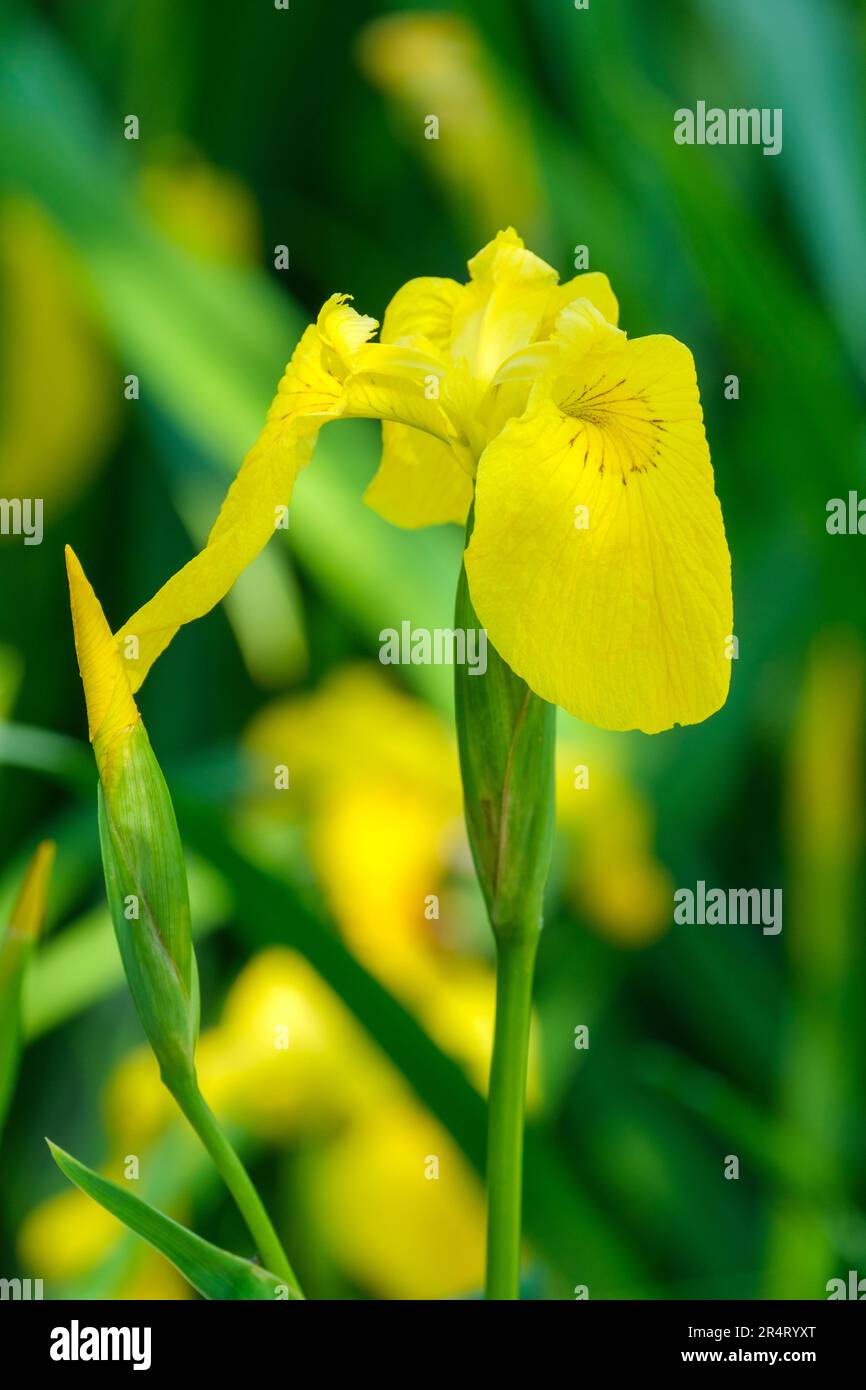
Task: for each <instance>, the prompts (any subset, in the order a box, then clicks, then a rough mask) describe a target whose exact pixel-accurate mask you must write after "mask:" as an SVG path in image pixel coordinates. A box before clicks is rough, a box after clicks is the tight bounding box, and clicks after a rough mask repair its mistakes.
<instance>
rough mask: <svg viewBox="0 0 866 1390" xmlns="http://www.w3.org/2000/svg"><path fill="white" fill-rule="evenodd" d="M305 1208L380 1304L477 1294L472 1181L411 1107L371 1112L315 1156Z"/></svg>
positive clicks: (477, 1233) (479, 1207) (452, 1150)
mask: <svg viewBox="0 0 866 1390" xmlns="http://www.w3.org/2000/svg"><path fill="white" fill-rule="evenodd" d="M310 1202H311V1207H312V1213H313V1217H314V1220H315V1224H316V1229H317V1231H318V1232H319V1233H320V1234H321V1236H322V1238H323V1239H324V1240H325V1241H326V1242H327V1245H328V1247H329V1249H330V1250H331V1252H332V1254H333V1255H334V1257H335V1258H336V1259H337V1260H338V1262H339V1264H340V1265H341V1267H342V1268H343V1269H344V1270H345V1271H346V1272H347V1273H348V1274H349V1275H350V1276H351V1277H352V1278H353V1279H355V1280H356V1281H357V1282H358V1284H360V1285H361V1287H363V1288H364V1289H365V1290H369V1292H371V1293H372V1294H374V1295H376V1296H378V1297H379V1298H397V1299H407V1298H408V1299H415V1298H431V1299H437V1298H448V1297H452V1296H458V1295H460V1294H465V1293H470V1292H473V1291H476V1290H478V1289H479V1288H480V1287H481V1284H482V1281H483V1276H484V1245H485V1208H484V1194H483V1190H482V1187H481V1183H480V1181H479V1180H478V1179H477V1178H476V1177H475V1175H474V1174H473V1173H472V1172H471V1170H470V1169H469V1167H468V1165H467V1163H466V1161H465V1159H464V1158H463V1156H462V1155H461V1154H460V1152H459V1151H458V1150H457V1149H456V1147H455V1145H454V1143H453V1141H452V1140H451V1139H450V1138H449V1136H448V1135H447V1134H446V1133H445V1132H444V1130H443V1129H442V1128H441V1127H440V1126H439V1125H438V1124H437V1122H436V1121H435V1120H434V1119H432V1118H431V1117H430V1116H429V1115H427V1114H426V1113H425V1112H424V1111H423V1110H421V1109H419V1108H418V1107H417V1106H416V1105H413V1104H412V1103H411V1102H409V1101H406V1102H398V1103H396V1104H394V1105H391V1106H385V1107H382V1108H380V1109H378V1110H376V1111H375V1112H372V1113H370V1114H369V1115H367V1116H365V1117H364V1118H363V1119H362V1120H360V1121H359V1122H358V1123H357V1124H355V1125H353V1126H352V1127H351V1128H350V1129H348V1130H346V1132H345V1134H343V1135H342V1136H341V1137H339V1138H338V1139H336V1140H335V1141H334V1142H333V1143H332V1144H330V1145H329V1146H328V1148H327V1149H326V1150H324V1151H323V1153H322V1154H321V1155H320V1156H318V1158H317V1161H316V1163H315V1165H314V1166H312V1168H311V1176H310Z"/></svg>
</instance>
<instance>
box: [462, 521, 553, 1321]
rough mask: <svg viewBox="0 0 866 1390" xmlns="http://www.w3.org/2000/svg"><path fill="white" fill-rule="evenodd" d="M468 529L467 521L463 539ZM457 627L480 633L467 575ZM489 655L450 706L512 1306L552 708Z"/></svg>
mask: <svg viewBox="0 0 866 1390" xmlns="http://www.w3.org/2000/svg"><path fill="white" fill-rule="evenodd" d="M471 530H472V516H471V514H470V519H469V527H468V533H467V542H468V539H469V535H471ZM455 626H456V627H457V628H458V629H459V628H463V629H464V630H468V629H470V628H476V629H477V628H479V622H478V618H477V615H476V613H475V610H474V608H473V606H472V599H471V597H470V594H469V587H468V583H467V579H466V571H465V569H463V570H462V571H461V574H460V580H459V583H458V588H457V603H456V612H455ZM487 651H488V662H487V670H486V671H485V672H484V674H483V675H480V674H473V673H471V672H470V671H469V670H468V669H467V668H466V667H461V666H458V667H456V668H455V670H456V678H455V708H456V717H457V737H458V745H459V749H460V769H461V776H462V779H463V797H464V808H465V816H466V827H467V832H468V835H469V843H470V846H471V849H472V857H473V860H474V862H475V869H476V873H477V875H478V880H479V883H480V885H481V891H482V893H483V895H484V900H485V903H486V905H487V913H488V917H489V919H490V925H491V927H492V929H493V934H494V937H495V941H496V1022H495V1027H494V1039H493V1058H492V1064H491V1070H490V1088H489V1098H488V1128H487V1201H488V1211H487V1283H486V1296H487V1298H489V1299H516V1298H518V1297H519V1289H520V1232H521V1207H522V1195H523V1129H524V1111H525V1103H526V1073H527V1064H528V1056H529V1034H530V1022H531V1015H532V981H533V975H534V969H535V957H536V952H537V949H538V938H539V932H540V930H541V922H542V910H543V901H544V888H545V884H546V882H547V875H548V872H549V869H550V858H551V852H552V846H553V830H554V751H555V738H556V711H555V709H554V707H553V706H552V705H549V704H548V703H547V702H546V701H545V700H542V699H540V698H539V697H538V696H537V695H535V694H533V692H532V691H531V690H530V689H529V687H528V686H527V685H526V683H525V682H524V681H522V680H521V679H520V677H519V676H516V675H515V674H514V672H513V671H512V670H511V669H510V667H509V666H507V665H506V663H505V662H504V661H503V660H502V658H501V657H500V655H499V653H498V652H496V651H495V650H494V649H492V648H491V646H490V644H489V643H488V645H487Z"/></svg>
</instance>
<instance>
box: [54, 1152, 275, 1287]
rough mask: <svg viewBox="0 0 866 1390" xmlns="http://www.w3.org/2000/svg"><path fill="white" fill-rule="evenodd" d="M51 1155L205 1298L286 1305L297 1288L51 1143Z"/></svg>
mask: <svg viewBox="0 0 866 1390" xmlns="http://www.w3.org/2000/svg"><path fill="white" fill-rule="evenodd" d="M46 1143H47V1144H48V1147H49V1149H50V1150H51V1156H52V1158H53V1159H54V1162H55V1163H56V1164H57V1166H58V1168H59V1169H60V1171H61V1173H63V1175H64V1177H67V1178H68V1179H69V1181H70V1182H72V1183H74V1184H75V1186H76V1187H80V1188H81V1191H82V1192H84V1193H86V1194H87V1196H88V1197H91V1198H92V1199H93V1201H94V1202H98V1203H99V1205H100V1206H101V1207H104V1208H105V1210H106V1211H108V1212H111V1215H112V1216H116V1217H117V1219H118V1221H122V1222H123V1224H124V1225H125V1226H128V1227H129V1229H130V1230H131V1231H135V1233H136V1234H137V1235H140V1236H141V1237H142V1238H143V1239H144V1240H146V1241H147V1242H148V1244H150V1245H152V1246H153V1247H154V1249H155V1250H158V1251H159V1253H160V1254H161V1255H164V1256H165V1258H166V1259H167V1260H169V1261H170V1263H171V1264H173V1265H174V1267H175V1269H177V1270H179V1271H180V1273H181V1274H182V1275H183V1276H184V1278H185V1279H188V1280H189V1282H190V1284H192V1286H193V1288H194V1289H196V1290H197V1291H198V1292H199V1293H200V1294H201V1295H202V1297H204V1298H214V1299H262V1300H267V1299H270V1300H280V1299H282V1300H286V1299H289V1298H291V1297H293V1295H292V1292H291V1289H290V1288H289V1287H288V1286H287V1285H286V1284H284V1283H282V1282H281V1281H280V1280H279V1279H278V1278H277V1276H276V1275H275V1274H271V1272H270V1270H267V1269H262V1268H261V1266H259V1265H255V1264H253V1263H252V1262H251V1261H250V1260H242V1259H241V1258H240V1256H239V1255H232V1254H231V1253H230V1252H229V1251H228V1250H221V1249H220V1248H219V1246H218V1245H211V1243H210V1241H208V1240H203V1239H202V1237H201V1236H197V1235H196V1234H195V1232H194V1231H188V1230H187V1229H186V1227H185V1226H181V1225H180V1224H179V1223H178V1222H177V1221H173V1220H172V1218H171V1217H170V1216H164V1215H163V1213H162V1212H160V1211H157V1210H156V1209H155V1207H151V1206H149V1205H148V1203H147V1202H143V1201H142V1200H141V1198H140V1197H134V1196H133V1195H132V1193H131V1192H124V1190H123V1188H122V1187H118V1186H117V1184H116V1183H113V1182H110V1181H109V1179H108V1178H103V1177H101V1176H100V1175H99V1173H94V1172H93V1170H92V1169H91V1168H87V1167H85V1165H84V1164H83V1163H79V1162H78V1159H77V1158H73V1157H72V1155H71V1154H68V1153H65V1152H64V1150H63V1149H59V1148H58V1147H57V1145H56V1144H52V1142H51V1140H50V1139H47V1140H46Z"/></svg>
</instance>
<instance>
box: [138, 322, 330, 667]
mask: <svg viewBox="0 0 866 1390" xmlns="http://www.w3.org/2000/svg"><path fill="white" fill-rule="evenodd" d="M335 298H337V297H336V296H335ZM329 302H330V301H329ZM349 312H352V311H349ZM323 351H324V349H323V344H322V339H321V336H320V330H319V329H318V328H317V327H316V326H315V325H311V326H310V327H309V328H308V329H306V331H305V332H304V334H303V336H302V338H301V341H300V343H299V344H298V346H297V348H296V349H295V352H294V354H293V356H292V359H291V361H290V362H289V365H288V366H287V368H286V371H285V373H284V375H283V378H282V380H281V381H280V384H279V386H278V388H277V394H276V395H275V397H274V399H273V401H272V403H271V407H270V409H269V411H268V416H267V420H266V423H265V426H264V429H263V430H262V432H261V434H260V435H259V438H258V439H257V440H256V442H255V444H254V445H253V447H252V448H251V449H250V451H249V453H248V454H247V456H246V458H245V459H244V461H243V464H242V465H241V469H240V472H239V473H238V475H237V477H236V478H235V480H234V482H233V483H232V485H231V487H230V488H229V491H228V494H227V496H226V499H225V501H224V502H223V505H222V508H221V509H220V513H219V516H218V517H217V519H216V522H215V524H214V526H213V529H212V530H211V533H210V535H209V537H208V540H207V544H206V546H205V548H204V550H202V551H200V552H199V554H198V555H196V556H195V557H194V558H193V559H192V560H190V561H189V563H188V564H186V565H184V567H183V568H182V569H181V570H179V571H178V572H177V574H175V575H173V576H172V578H171V579H169V580H168V582H167V583H166V584H164V585H163V587H162V588H161V589H160V590H159V591H158V593H157V594H155V595H154V597H153V598H152V599H150V601H149V602H148V603H146V604H145V605H144V606H143V607H142V608H140V609H139V610H138V611H137V612H136V613H134V614H133V616H132V617H131V618H130V620H129V622H128V623H126V624H125V625H124V627H123V628H122V629H121V630H120V632H119V633H118V634H117V638H116V641H117V642H118V643H119V644H122V645H123V647H124V648H125V649H127V650H130V651H131V652H132V655H131V656H130V658H129V660H128V662H127V666H128V670H129V677H130V684H131V686H132V689H133V690H138V688H139V687H140V685H141V684H142V682H143V680H144V679H145V677H146V676H147V673H148V671H149V670H150V668H151V666H152V665H153V663H154V661H156V659H157V657H158V656H160V654H161V653H162V652H163V651H164V650H165V648H166V647H167V646H168V645H169V643H170V642H171V641H172V639H173V637H174V636H175V634H176V632H177V631H178V629H179V628H181V627H182V626H183V625H184V624H185V623H189V622H192V621H193V620H194V619H196V618H200V617H203V615H204V614H205V613H208V612H210V610H211V608H213V607H214V605H215V604H217V603H219V602H220V600H221V599H222V598H224V597H225V595H226V594H227V593H228V591H229V589H230V588H231V586H232V584H233V583H234V582H235V580H236V579H237V577H238V575H239V574H240V573H241V572H242V571H243V570H244V569H246V567H247V565H249V564H250V563H251V562H252V561H253V560H254V559H255V557H256V556H257V555H258V554H259V552H260V551H261V550H263V549H264V547H265V545H266V544H267V542H268V541H269V540H270V538H271V536H272V535H273V534H274V530H275V528H276V526H277V525H279V524H281V521H282V518H283V515H284V513H283V511H282V509H283V508H285V507H287V506H288V504H289V501H290V499H291V495H292V489H293V487H294V483H295V479H296V478H297V476H298V474H299V473H300V471H301V469H302V468H304V467H305V465H306V464H307V463H309V461H310V458H311V457H312V453H313V447H314V445H315V441H316V435H317V433H318V430H319V428H320V426H321V425H322V424H323V423H324V421H326V420H329V419H334V418H335V417H336V416H337V415H339V413H340V411H341V407H342V397H343V384H342V382H341V381H340V380H339V379H338V378H337V377H335V376H334V375H333V374H332V373H331V372H329V371H328V370H327V368H326V367H325V366H324V364H323V360H322V359H323ZM128 638H135V643H133V644H128V643H127V639H128Z"/></svg>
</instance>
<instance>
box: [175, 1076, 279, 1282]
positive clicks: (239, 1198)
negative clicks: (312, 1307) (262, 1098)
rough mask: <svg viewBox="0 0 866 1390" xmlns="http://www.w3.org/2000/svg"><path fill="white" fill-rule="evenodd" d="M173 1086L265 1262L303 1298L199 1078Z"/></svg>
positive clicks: (252, 1187) (255, 1192)
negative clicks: (198, 1081) (209, 1103)
mask: <svg viewBox="0 0 866 1390" xmlns="http://www.w3.org/2000/svg"><path fill="white" fill-rule="evenodd" d="M169 1089H170V1090H171V1092H172V1095H173V1096H174V1098H175V1100H176V1101H177V1103H178V1105H179V1106H180V1108H181V1110H182V1111H183V1113H184V1115H186V1118H187V1119H188V1120H189V1122H190V1124H191V1125H192V1127H193V1129H194V1130H195V1132H196V1134H197V1135H198V1137H199V1139H200V1140H201V1142H202V1143H203V1144H204V1146H205V1148H206V1149H207V1151H208V1153H209V1154H210V1156H211V1158H212V1159H213V1161H214V1163H215V1164H216V1166H217V1169H218V1171H219V1174H220V1176H221V1178H222V1180H223V1182H224V1183H225V1185H226V1187H227V1188H228V1190H229V1192H230V1193H231V1195H232V1196H233V1197H234V1199H235V1202H236V1203H237V1206H238V1210H239V1211H240V1213H241V1215H242V1217H243V1218H244V1221H245V1222H246V1224H247V1227H248V1229H249V1232H250V1235H251V1236H252V1238H253V1240H254V1241H255V1243H256V1247H257V1249H258V1252H259V1255H260V1256H261V1258H262V1262H263V1264H264V1265H265V1267H266V1268H267V1269H269V1270H270V1271H271V1273H272V1274H276V1275H277V1276H278V1277H279V1278H280V1279H283V1280H284V1281H285V1283H286V1284H287V1285H288V1287H289V1291H290V1293H291V1294H292V1296H293V1297H294V1298H303V1296H304V1295H303V1294H302V1292H301V1287H300V1284H299V1283H298V1281H297V1279H296V1278H295V1274H294V1270H293V1269H292V1266H291V1265H290V1264H289V1260H288V1257H287V1255H286V1252H285V1251H284V1250H283V1247H282V1245H281V1244H280V1240H279V1237H278V1236H277V1233H276V1231H275V1230H274V1228H273V1225H272V1224H271V1219H270V1217H269V1216H268V1214H267V1212H266V1211H265V1208H264V1206H263V1204H262V1200H261V1198H260V1197H259V1194H258V1192H257V1191H256V1189H255V1187H254V1186H253V1183H252V1180H251V1178H250V1176H249V1174H248V1172H247V1170H246V1168H245V1167H244V1165H243V1164H242V1163H241V1161H240V1159H239V1158H238V1156H237V1154H236V1153H235V1151H234V1149H233V1148H232V1146H231V1144H230V1143H229V1141H228V1139H227V1138H226V1136H225V1135H224V1134H223V1132H222V1130H221V1129H220V1126H219V1122H218V1121H217V1119H216V1116H215V1115H214V1113H213V1111H212V1110H211V1108H210V1106H209V1105H208V1103H207V1101H206V1100H205V1098H204V1096H203V1095H202V1093H201V1091H200V1090H199V1088H198V1084H197V1082H196V1080H195V1078H192V1080H190V1081H186V1082H184V1084H183V1085H181V1086H178V1087H174V1086H172V1087H170V1088H169Z"/></svg>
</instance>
